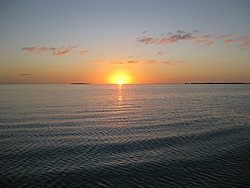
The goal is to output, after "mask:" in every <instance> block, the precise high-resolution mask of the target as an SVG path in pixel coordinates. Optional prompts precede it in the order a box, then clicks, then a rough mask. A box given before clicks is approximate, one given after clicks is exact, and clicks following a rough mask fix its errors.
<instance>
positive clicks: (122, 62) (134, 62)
mask: <svg viewBox="0 0 250 188" xmlns="http://www.w3.org/2000/svg"><path fill="white" fill-rule="evenodd" d="M136 63H139V61H112V62H110V64H112V65H127V64H136Z"/></svg>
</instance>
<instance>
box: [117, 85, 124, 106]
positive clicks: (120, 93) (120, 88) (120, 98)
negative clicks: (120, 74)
mask: <svg viewBox="0 0 250 188" xmlns="http://www.w3.org/2000/svg"><path fill="white" fill-rule="evenodd" d="M118 86H119V93H118V107H119V108H122V107H123V103H122V84H119V85H118Z"/></svg>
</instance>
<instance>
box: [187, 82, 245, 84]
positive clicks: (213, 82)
mask: <svg viewBox="0 0 250 188" xmlns="http://www.w3.org/2000/svg"><path fill="white" fill-rule="evenodd" d="M185 84H250V83H245V82H204V83H202V82H197V83H196V82H194V83H185Z"/></svg>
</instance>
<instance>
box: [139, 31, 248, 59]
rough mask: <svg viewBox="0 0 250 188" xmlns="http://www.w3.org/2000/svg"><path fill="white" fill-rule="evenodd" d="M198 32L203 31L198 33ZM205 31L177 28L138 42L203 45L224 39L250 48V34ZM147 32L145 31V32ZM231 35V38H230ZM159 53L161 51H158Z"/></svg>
mask: <svg viewBox="0 0 250 188" xmlns="http://www.w3.org/2000/svg"><path fill="white" fill-rule="evenodd" d="M198 33H201V34H200V35H198ZM202 33H203V32H201V31H199V30H193V32H185V31H183V30H177V31H176V32H168V33H166V34H161V35H160V37H159V38H155V37H147V36H143V37H137V42H139V43H144V44H157V45H159V44H171V43H177V42H180V41H191V42H194V43H195V44H198V45H200V44H203V45H212V44H214V43H215V40H216V39H224V43H226V44H228V43H232V42H238V43H240V44H239V45H238V48H239V49H240V50H246V49H250V35H247V36H240V37H238V38H232V37H236V35H235V34H222V35H215V34H202ZM144 34H145V33H144ZM230 37H231V38H230ZM158 54H159V55H161V53H159V52H158Z"/></svg>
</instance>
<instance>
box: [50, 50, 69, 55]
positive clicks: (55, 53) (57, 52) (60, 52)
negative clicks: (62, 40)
mask: <svg viewBox="0 0 250 188" xmlns="http://www.w3.org/2000/svg"><path fill="white" fill-rule="evenodd" d="M70 53H72V50H58V51H56V52H53V53H52V54H53V55H65V54H70Z"/></svg>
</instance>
